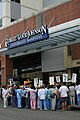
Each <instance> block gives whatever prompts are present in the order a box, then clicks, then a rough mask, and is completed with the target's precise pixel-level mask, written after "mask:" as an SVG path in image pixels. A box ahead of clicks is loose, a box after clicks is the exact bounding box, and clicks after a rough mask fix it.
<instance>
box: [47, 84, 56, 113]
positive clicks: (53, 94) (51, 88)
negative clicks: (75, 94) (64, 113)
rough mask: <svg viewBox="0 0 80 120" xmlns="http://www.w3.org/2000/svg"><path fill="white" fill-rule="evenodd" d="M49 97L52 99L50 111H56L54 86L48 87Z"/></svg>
mask: <svg viewBox="0 0 80 120" xmlns="http://www.w3.org/2000/svg"><path fill="white" fill-rule="evenodd" d="M49 90H50V97H51V99H52V110H53V111H55V110H56V94H57V87H56V86H55V85H50V88H49Z"/></svg>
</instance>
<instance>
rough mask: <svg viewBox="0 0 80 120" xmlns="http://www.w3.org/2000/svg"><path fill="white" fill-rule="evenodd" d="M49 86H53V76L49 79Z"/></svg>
mask: <svg viewBox="0 0 80 120" xmlns="http://www.w3.org/2000/svg"><path fill="white" fill-rule="evenodd" d="M49 82H50V85H54V76H52V77H49Z"/></svg>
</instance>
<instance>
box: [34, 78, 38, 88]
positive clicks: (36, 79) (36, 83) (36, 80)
mask: <svg viewBox="0 0 80 120" xmlns="http://www.w3.org/2000/svg"><path fill="white" fill-rule="evenodd" d="M38 84H39V83H38V78H34V86H35V87H37V85H38Z"/></svg>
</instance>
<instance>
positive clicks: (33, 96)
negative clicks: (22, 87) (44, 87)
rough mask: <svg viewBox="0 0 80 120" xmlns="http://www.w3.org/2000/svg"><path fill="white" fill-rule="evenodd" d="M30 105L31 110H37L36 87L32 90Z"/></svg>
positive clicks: (32, 87)
mask: <svg viewBox="0 0 80 120" xmlns="http://www.w3.org/2000/svg"><path fill="white" fill-rule="evenodd" d="M30 105H31V109H34V110H35V109H36V90H35V87H34V86H31V90H30Z"/></svg>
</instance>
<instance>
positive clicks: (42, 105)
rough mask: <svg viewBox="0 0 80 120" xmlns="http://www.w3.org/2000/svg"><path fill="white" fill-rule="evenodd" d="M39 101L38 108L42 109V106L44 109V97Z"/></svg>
mask: <svg viewBox="0 0 80 120" xmlns="http://www.w3.org/2000/svg"><path fill="white" fill-rule="evenodd" d="M39 103H40V109H42V108H43V107H44V109H46V100H45V99H40V100H39Z"/></svg>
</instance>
